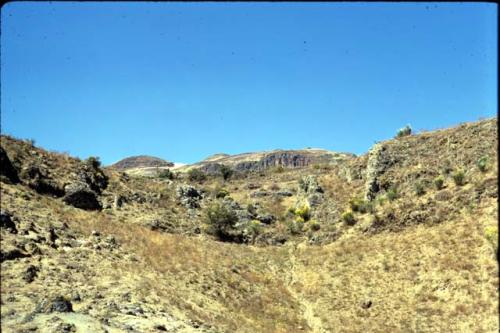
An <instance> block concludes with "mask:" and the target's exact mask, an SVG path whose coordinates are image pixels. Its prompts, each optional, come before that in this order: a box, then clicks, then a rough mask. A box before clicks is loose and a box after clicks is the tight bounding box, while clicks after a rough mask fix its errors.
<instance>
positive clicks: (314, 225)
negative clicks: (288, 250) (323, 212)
mask: <svg viewBox="0 0 500 333" xmlns="http://www.w3.org/2000/svg"><path fill="white" fill-rule="evenodd" d="M309 229H311V230H312V231H318V230H319V229H321V226H320V225H319V223H318V221H316V220H311V221H309Z"/></svg>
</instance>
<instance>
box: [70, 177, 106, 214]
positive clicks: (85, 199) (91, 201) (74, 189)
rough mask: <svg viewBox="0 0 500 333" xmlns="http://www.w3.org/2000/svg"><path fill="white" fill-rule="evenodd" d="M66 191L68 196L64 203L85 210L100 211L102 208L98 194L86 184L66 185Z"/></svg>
mask: <svg viewBox="0 0 500 333" xmlns="http://www.w3.org/2000/svg"><path fill="white" fill-rule="evenodd" d="M64 190H65V192H66V195H65V196H64V198H63V201H64V202H65V203H67V204H68V205H71V206H73V207H76V208H81V209H85V210H100V209H101V208H102V206H101V203H100V202H99V200H98V197H97V194H96V193H95V192H94V191H92V189H91V188H90V186H89V185H88V184H86V183H83V182H75V183H72V184H69V185H66V187H65V188H64Z"/></svg>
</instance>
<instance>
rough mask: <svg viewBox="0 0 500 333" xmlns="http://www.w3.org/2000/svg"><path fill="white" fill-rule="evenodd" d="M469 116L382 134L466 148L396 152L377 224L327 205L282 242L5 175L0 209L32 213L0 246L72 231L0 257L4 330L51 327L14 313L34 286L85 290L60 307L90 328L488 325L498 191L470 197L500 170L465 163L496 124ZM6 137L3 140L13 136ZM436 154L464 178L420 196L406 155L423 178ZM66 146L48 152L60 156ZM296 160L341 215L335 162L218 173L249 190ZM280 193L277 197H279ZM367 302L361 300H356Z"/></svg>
mask: <svg viewBox="0 0 500 333" xmlns="http://www.w3.org/2000/svg"><path fill="white" fill-rule="evenodd" d="M494 125H495V126H496V121H495V123H494ZM471 126H472V129H471V128H463V129H462V131H460V130H459V129H457V130H453V129H452V130H447V131H449V133H446V132H444V134H442V133H437V134H434V140H427V139H426V140H427V141H425V140H424V141H422V142H421V141H419V140H423V139H422V137H419V136H416V137H409V138H404V139H402V140H399V141H397V142H396V141H391V142H389V143H388V145H389V146H391V145H392V146H391V147H390V148H389V149H393V150H394V152H399V153H400V152H401V151H402V149H401V146H404V145H406V144H408V148H407V149H408V150H407V151H410V152H413V151H414V147H415V146H419V145H422V144H424V146H426V147H427V149H441V148H439V147H440V145H438V144H435V143H437V142H440V141H439V140H442V139H443V138H446V137H448V138H450V137H451V138H455V137H456V143H454V144H455V146H454V147H448V149H452V148H454V149H455V150H454V151H453V152H452V153H453V154H455V152H456V151H457V149H459V150H460V151H462V152H463V153H462V154H461V155H458V156H455V155H447V154H446V151H448V150H443V151H438V153H440V154H441V155H439V154H429V155H426V156H427V157H426V159H429V158H431V157H432V158H434V160H433V161H432V163H428V162H426V161H427V160H424V161H422V162H421V163H415V161H414V159H413V158H414V157H412V156H416V158H420V157H421V156H422V155H421V154H417V155H414V154H408V153H406V155H405V157H404V158H401V159H400V161H401V165H399V164H396V165H395V166H394V167H393V168H392V169H390V170H388V172H387V174H386V175H385V176H384V177H387V179H396V180H398V183H399V185H400V194H401V196H400V198H399V199H397V200H395V201H393V202H386V203H385V204H383V205H381V206H377V208H376V213H375V214H378V215H379V216H381V217H385V216H387V215H386V214H387V213H388V212H391V213H393V214H394V215H395V216H396V220H395V221H393V224H390V225H382V227H380V226H379V225H378V224H377V225H375V226H374V225H373V221H372V218H371V217H372V215H371V214H357V215H356V217H357V219H358V224H357V225H356V226H354V227H349V228H347V227H345V226H343V225H340V224H338V223H337V221H336V220H335V219H334V220H328V219H327V218H325V220H322V221H320V223H321V224H322V229H321V231H320V232H326V231H327V230H329V228H332V229H339V230H342V232H343V234H342V236H341V237H340V238H339V239H338V240H337V241H335V242H333V243H330V244H326V245H322V246H309V245H307V242H306V241H305V240H306V239H305V238H302V237H296V238H294V239H295V241H294V242H290V243H289V244H288V243H287V244H286V245H285V246H281V247H255V246H248V245H237V244H227V243H220V242H216V241H213V240H211V239H208V238H206V237H205V236H203V235H200V236H196V237H186V236H182V235H175V234H165V233H160V232H156V231H151V230H149V229H147V228H145V227H144V226H142V225H141V223H140V221H141V219H145V218H146V217H148V216H149V217H148V218H153V217H155V216H157V215H159V216H165V214H166V212H167V211H171V210H172V209H175V210H177V212H176V213H172V214H173V215H172V216H171V218H172V219H175V218H176V217H177V216H181V215H182V214H184V213H185V212H184V211H183V210H182V208H180V207H177V206H175V207H174V202H173V201H168V200H171V198H170V199H168V200H167V202H164V203H163V205H165V208H164V209H165V211H161V212H160V213H158V211H159V210H158V207H157V206H155V204H151V205H149V204H145V205H139V204H135V203H134V204H131V205H128V206H127V205H126V206H125V207H124V209H123V210H121V211H113V212H107V213H106V212H102V213H95V212H86V211H82V210H79V209H75V208H72V207H68V206H65V205H64V204H63V203H62V202H61V201H60V200H56V199H52V198H49V197H46V196H41V195H38V194H36V193H34V192H33V191H32V190H29V189H27V188H26V187H24V186H23V185H6V184H2V189H1V203H2V209H7V210H9V211H10V212H12V213H13V214H14V215H16V216H18V217H19V218H20V220H21V226H24V227H26V228H27V225H28V224H29V223H33V224H34V226H35V229H36V230H37V231H36V232H30V233H29V235H27V236H26V237H25V236H23V235H12V234H8V233H5V232H4V230H2V249H4V248H7V247H9V246H11V245H12V246H14V245H15V244H17V243H19V242H22V241H24V240H25V239H27V238H28V236H30V237H36V235H44V232H46V231H47V229H48V226H49V225H52V226H55V227H56V230H57V233H58V235H59V237H60V239H62V240H63V241H64V242H72V241H75V242H76V243H77V244H80V245H78V246H77V245H72V246H59V247H58V248H56V249H54V248H52V247H50V246H48V245H46V244H44V243H43V242H41V243H39V244H38V245H39V247H40V249H41V254H39V255H34V256H33V257H30V258H23V259H16V260H9V261H5V262H3V263H2V264H1V268H2V271H1V278H2V286H1V287H2V288H1V296H2V308H1V314H2V330H3V331H16V330H18V329H20V328H21V327H24V328H29V327H35V326H36V327H38V328H43V329H44V330H46V331H50V330H49V327H50V325H51V324H50V322H49V321H48V320H49V319H50V318H51V317H53V315H36V316H35V317H34V319H33V320H32V321H28V322H26V323H22V319H23V318H24V317H25V316H26V315H27V314H29V313H31V312H32V311H33V309H34V307H35V306H36V304H37V303H38V302H39V301H40V300H41V299H43V298H44V297H47V296H49V295H56V294H63V295H70V294H71V293H72V292H73V291H75V290H77V291H79V292H80V294H81V295H82V301H80V302H74V309H75V315H74V316H73V317H71V316H70V315H65V314H64V315H59V317H61V318H62V319H63V320H65V321H67V322H72V323H74V324H75V325H77V327H78V329H81V330H83V331H84V330H85V326H86V325H90V326H89V327H90V328H87V331H96V332H98V331H99V330H102V329H104V328H106V329H108V330H109V331H110V332H113V331H124V330H126V325H130V326H133V327H135V328H136V329H137V330H138V331H142V332H149V331H153V325H155V324H159V323H160V324H164V325H166V327H172V328H177V329H178V331H180V332H195V331H200V332H201V331H211V332H301V331H303V332H388V331H391V332H496V331H498V329H499V324H498V286H499V281H498V262H497V261H496V257H495V251H494V246H493V245H492V242H491V238H490V239H488V237H487V232H486V230H487V228H491V227H494V226H496V221H497V218H498V212H497V207H498V206H497V199H496V197H491V196H486V197H480V198H479V199H476V193H477V189H478V188H479V187H481V186H485V185H484V184H485V182H486V183H487V184H489V186H490V187H491V184H490V183H491V179H493V180H495V183H494V187H495V188H496V179H497V170H496V169H495V168H494V167H490V169H489V170H488V171H487V172H485V173H481V172H478V171H477V170H476V169H475V168H474V163H475V160H476V158H477V157H478V156H483V155H484V154H488V155H489V156H490V158H491V161H490V163H491V165H492V166H494V165H496V163H497V156H496V137H492V135H493V134H494V133H496V132H487V133H490V134H489V135H488V136H487V139H485V138H486V137H485V136H484V135H480V136H477V133H476V136H474V135H471V137H472V139H467V140H465V139H463V138H464V135H466V133H467V131H469V132H470V133H474V132H473V131H474V130H475V129H476V128H478V127H480V126H482V124H479V125H477V124H476V125H474V124H472V125H471ZM474 126H476V127H474ZM471 131H472V132H471ZM457 133H458V134H457ZM483 134H484V133H483ZM429 135H432V134H429ZM440 135H442V137H439V136H440ZM424 138H425V137H424ZM460 138H462V139H460ZM474 140H479V141H474ZM481 140H483V141H481ZM485 142H486V143H487V142H489V144H486V143H485ZM2 144H4V142H2ZM398 145H399V148H398ZM412 145H413V146H412ZM474 147H478V149H477V150H475V148H474ZM8 148H9V149H7V150H8V151H9V152H10V153H11V154H12V151H13V149H11V148H12V147H8ZM443 149H444V148H443ZM467 149H468V150H467ZM493 149H495V150H493ZM443 154H444V155H443ZM436 156H437V157H436ZM439 156H441V157H447V158H442V160H448V159H449V160H451V161H452V162H456V166H458V167H463V168H466V170H467V171H469V173H468V174H467V175H468V183H467V184H466V185H465V186H455V185H454V184H453V182H452V180H451V178H450V177H447V178H446V186H447V187H446V188H445V189H443V190H441V191H437V190H435V189H433V188H432V187H429V188H428V189H427V193H426V194H425V195H423V196H422V197H417V196H416V195H415V194H414V193H413V192H412V185H413V183H414V181H415V178H414V175H415V174H416V173H415V172H414V171H415V167H416V166H418V165H419V164H420V165H423V166H424V168H423V169H424V171H425V170H431V172H429V173H428V174H425V173H424V176H420V179H424V178H425V177H428V179H432V178H433V177H435V175H436V174H439V172H440V170H439V168H440V167H441V166H442V165H441V164H440V161H441V160H440V159H439V158H438V157H439ZM361 158H363V157H361ZM66 159H67V158H66V157H64V158H62V157H61V161H59V158H58V159H57V161H59V163H60V164H59V165H64V163H66V162H65V161H66ZM56 169H57V168H56V165H54V170H55V171H54V172H55V173H59V172H58V171H57V170H56ZM421 169H422V168H421ZM60 173H61V177H63V173H62V172H60ZM301 173H304V174H307V173H317V174H318V176H319V177H320V182H321V183H322V184H323V186H324V188H325V190H326V191H325V192H326V193H325V195H326V196H327V201H326V203H325V204H324V206H322V207H321V208H320V210H321V212H322V213H324V214H323V215H320V216H326V217H328V216H333V217H337V215H336V214H333V213H332V214H330V215H328V214H327V213H328V212H325V210H326V209H327V208H328V207H331V206H332V205H335V206H336V207H338V210H340V211H341V210H343V209H345V208H346V206H347V201H348V199H349V198H351V197H352V196H353V195H356V194H360V193H362V190H363V181H362V180H354V181H352V182H351V183H349V182H346V181H345V180H342V177H339V176H337V173H338V170H323V171H321V170H301V171H296V172H291V173H288V172H285V173H283V174H268V175H266V176H264V177H261V176H259V175H255V176H252V177H253V178H250V179H242V180H234V181H232V182H230V183H228V184H224V186H227V187H229V188H230V191H231V192H232V193H233V196H235V197H237V199H238V200H239V201H242V202H246V201H248V202H251V201H252V200H253V199H251V198H250V196H249V193H250V191H247V190H245V185H246V184H248V183H249V182H260V183H262V186H263V187H264V188H268V187H270V186H271V185H272V184H274V183H276V184H278V185H279V186H280V187H282V188H285V187H289V186H292V185H293V184H295V182H296V181H297V180H298V179H299V178H300V174H301ZM408 175H410V176H408ZM387 179H384V178H383V179H382V180H387ZM219 185H220V184H219ZM204 186H206V187H210V186H217V184H215V183H212V184H210V183H207V184H205V185H204ZM125 187H128V188H130V191H132V192H134V191H135V192H141V191H143V192H145V193H146V192H148V191H152V192H155V193H157V192H158V191H162V190H164V185H163V183H161V182H156V183H150V182H149V181H147V182H146V181H145V180H144V181H143V180H132V181H130V182H129V183H127V184H123V183H120V182H118V177H117V175H114V174H113V175H112V184H111V187H110V191H112V190H118V189H119V191H122V192H126V191H128V190H129V189H127V188H125ZM442 191H448V192H450V193H451V196H452V199H450V200H448V201H445V202H441V201H438V200H435V197H436V195H437V194H438V192H442ZM169 193H170V192H168V191H167V192H166V193H165V195H169ZM170 195H171V193H170ZM289 204H291V203H288V202H284V203H283V205H282V206H283V209H286V208H287V206H288V205H289ZM429 207H430V208H432V207H434V208H435V211H433V213H432V215H433V216H434V215H436V214H437V213H438V212H439V214H441V215H440V216H441V217H442V218H441V219H440V220H439V221H434V220H433V221H432V222H429V221H430V220H431V219H428V220H426V221H424V222H423V223H414V221H412V220H411V219H410V220H408V219H407V216H408V215H409V213H411V212H412V211H424V210H425V209H427V208H429ZM63 223H66V224H67V225H68V227H67V228H64V227H63V226H62V225H63ZM183 223H184V222H183ZM185 223H186V225H189V223H188V222H185ZM186 228H188V227H186ZM188 229H189V228H188ZM92 230H98V231H99V232H100V233H101V234H102V236H101V239H104V238H105V237H106V236H109V235H113V236H114V237H115V238H116V240H117V243H118V244H119V246H118V247H117V248H115V249H107V248H106V247H105V246H100V247H95V245H96V244H101V245H102V244H105V243H102V241H101V243H98V242H97V241H96V237H94V236H92V235H91V232H92ZM366 230H368V231H366ZM30 264H35V265H36V266H38V267H39V268H40V272H39V276H38V277H37V278H36V279H35V281H33V282H32V283H30V284H27V283H26V282H24V281H23V280H22V279H21V275H22V273H23V272H24V270H25V269H26V268H27V266H28V265H30ZM127 294H129V295H128V296H127ZM369 302H371V306H370V307H368V308H366V306H365V307H363V304H369ZM113 303H114V304H115V305H116V306H114V305H113ZM136 304H139V305H140V306H141V307H142V308H143V312H144V313H145V315H144V316H145V317H144V316H142V315H130V314H127V310H126V308H127V307H128V306H133V305H136ZM79 316H80V317H79ZM104 318H107V321H106V320H104V321H103V319H104ZM197 323H202V325H201V326H200V325H199V324H197Z"/></svg>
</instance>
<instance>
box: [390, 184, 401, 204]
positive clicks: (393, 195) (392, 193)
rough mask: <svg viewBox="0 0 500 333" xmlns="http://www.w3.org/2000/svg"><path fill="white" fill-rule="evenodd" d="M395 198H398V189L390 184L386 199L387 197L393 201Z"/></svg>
mask: <svg viewBox="0 0 500 333" xmlns="http://www.w3.org/2000/svg"><path fill="white" fill-rule="evenodd" d="M397 198H399V194H398V189H397V188H396V187H395V186H391V187H390V188H389V189H388V190H387V199H389V200H390V201H394V200H396V199H397Z"/></svg>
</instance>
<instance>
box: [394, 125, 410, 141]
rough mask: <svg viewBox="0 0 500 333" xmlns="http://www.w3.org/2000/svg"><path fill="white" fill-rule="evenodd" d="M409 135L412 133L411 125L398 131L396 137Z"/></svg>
mask: <svg viewBox="0 0 500 333" xmlns="http://www.w3.org/2000/svg"><path fill="white" fill-rule="evenodd" d="M408 135H411V127H410V125H406V126H405V127H403V128H401V129H399V130H398V132H397V133H396V138H401V137H404V136H408Z"/></svg>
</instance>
